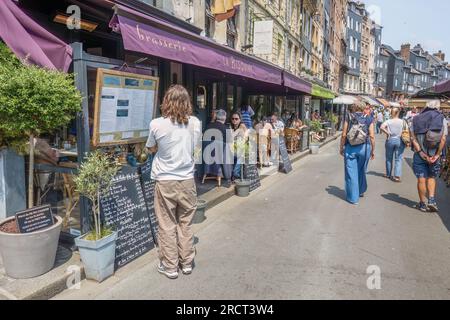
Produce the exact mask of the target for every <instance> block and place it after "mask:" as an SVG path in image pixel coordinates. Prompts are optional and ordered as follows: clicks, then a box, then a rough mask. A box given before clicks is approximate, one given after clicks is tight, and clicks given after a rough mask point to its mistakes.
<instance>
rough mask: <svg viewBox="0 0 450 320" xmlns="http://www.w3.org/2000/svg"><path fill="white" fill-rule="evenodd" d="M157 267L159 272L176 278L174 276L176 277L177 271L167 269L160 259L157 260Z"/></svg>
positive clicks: (170, 277)
mask: <svg viewBox="0 0 450 320" xmlns="http://www.w3.org/2000/svg"><path fill="white" fill-rule="evenodd" d="M157 269H158V272H159V273H161V274H163V275H165V276H166V277H167V278H169V279H176V278H178V271H174V272H169V271H167V270H166V268H165V267H164V265H163V264H162V262H161V261H160V262H159V264H158V266H157Z"/></svg>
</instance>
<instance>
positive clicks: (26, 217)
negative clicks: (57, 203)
mask: <svg viewBox="0 0 450 320" xmlns="http://www.w3.org/2000/svg"><path fill="white" fill-rule="evenodd" d="M16 223H17V227H18V228H19V232H20V233H30V232H35V231H39V230H43V229H46V228H48V227H51V226H52V225H53V224H54V220H53V215H52V210H51V208H50V205H49V204H47V205H44V206H40V207H34V208H31V209H28V210H24V211H20V212H17V213H16Z"/></svg>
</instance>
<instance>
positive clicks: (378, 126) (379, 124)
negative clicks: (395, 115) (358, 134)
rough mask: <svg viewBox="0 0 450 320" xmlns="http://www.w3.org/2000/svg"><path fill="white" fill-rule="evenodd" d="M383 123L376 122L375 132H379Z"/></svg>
mask: <svg viewBox="0 0 450 320" xmlns="http://www.w3.org/2000/svg"><path fill="white" fill-rule="evenodd" d="M382 124H383V122H377V134H380V133H381V125H382Z"/></svg>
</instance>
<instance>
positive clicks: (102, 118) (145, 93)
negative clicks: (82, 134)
mask: <svg viewBox="0 0 450 320" xmlns="http://www.w3.org/2000/svg"><path fill="white" fill-rule="evenodd" d="M158 86H159V78H157V77H151V76H146V75H140V74H134V73H128V72H122V71H117V70H109V69H98V71H97V83H96V92H95V106H94V132H93V145H94V146H108V145H117V144H129V143H139V142H144V141H146V140H147V138H148V135H149V124H150V121H151V120H152V119H153V118H154V117H155V114H156V103H157V99H158Z"/></svg>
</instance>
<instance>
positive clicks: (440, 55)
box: [434, 50, 445, 61]
mask: <svg viewBox="0 0 450 320" xmlns="http://www.w3.org/2000/svg"><path fill="white" fill-rule="evenodd" d="M434 56H435V57H438V58H439V59H441V60H442V61H445V53H443V52H442V51H441V50H439V52H438V53H435V54H434Z"/></svg>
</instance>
